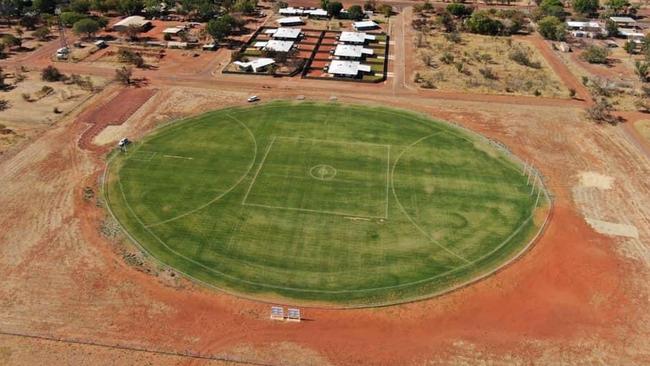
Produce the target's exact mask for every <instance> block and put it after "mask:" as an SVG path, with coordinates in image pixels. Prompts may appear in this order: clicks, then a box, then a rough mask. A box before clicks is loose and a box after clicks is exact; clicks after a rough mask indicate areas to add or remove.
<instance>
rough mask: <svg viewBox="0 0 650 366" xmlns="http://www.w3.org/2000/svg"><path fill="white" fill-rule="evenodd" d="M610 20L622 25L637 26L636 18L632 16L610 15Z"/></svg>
mask: <svg viewBox="0 0 650 366" xmlns="http://www.w3.org/2000/svg"><path fill="white" fill-rule="evenodd" d="M609 20H611V21H612V22H614V23H616V25H617V26H619V27H621V26H623V27H636V20H634V19H632V18H630V17H609Z"/></svg>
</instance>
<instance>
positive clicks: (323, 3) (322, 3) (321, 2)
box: [320, 0, 330, 10]
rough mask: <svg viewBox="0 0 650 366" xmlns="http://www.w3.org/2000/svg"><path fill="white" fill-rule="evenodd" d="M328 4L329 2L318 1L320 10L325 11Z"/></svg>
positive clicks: (325, 0)
mask: <svg viewBox="0 0 650 366" xmlns="http://www.w3.org/2000/svg"><path fill="white" fill-rule="evenodd" d="M329 4H330V1H329V0H320V8H321V9H323V10H327V6H328V5H329Z"/></svg>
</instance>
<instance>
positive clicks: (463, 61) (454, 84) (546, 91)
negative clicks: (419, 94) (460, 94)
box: [414, 33, 569, 97]
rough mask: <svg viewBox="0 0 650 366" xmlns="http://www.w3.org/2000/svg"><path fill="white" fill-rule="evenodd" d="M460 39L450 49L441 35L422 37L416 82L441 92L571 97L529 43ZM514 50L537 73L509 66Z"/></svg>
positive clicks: (466, 36)
mask: <svg viewBox="0 0 650 366" xmlns="http://www.w3.org/2000/svg"><path fill="white" fill-rule="evenodd" d="M461 39H462V40H461V42H460V43H454V42H451V41H449V40H447V39H446V38H445V36H444V35H443V34H440V33H436V34H433V35H429V36H425V37H424V39H423V41H424V42H422V43H421V45H420V46H421V47H418V48H417V51H416V53H417V55H416V67H415V71H416V73H415V75H414V79H415V80H416V82H418V83H419V84H420V85H421V86H422V87H430V88H436V89H443V90H462V91H471V92H479V93H506V94H519V95H540V96H545V97H568V96H569V91H568V89H567V88H566V87H565V86H564V85H563V84H562V82H561V81H560V79H559V78H558V77H557V75H555V73H554V72H553V71H552V69H551V67H550V66H549V65H548V64H547V63H546V61H545V60H544V58H543V57H542V55H541V54H540V53H539V52H538V51H537V49H535V48H534V47H532V46H531V45H529V44H528V43H527V42H525V41H520V40H514V39H512V38H503V37H489V36H480V35H473V34H462V35H461ZM517 49H519V50H521V51H523V53H525V54H526V55H528V56H529V59H530V61H531V62H532V63H539V67H538V68H536V67H530V66H524V65H520V64H518V63H516V62H515V61H513V60H511V59H510V57H509V56H510V54H511V53H512V52H513V51H515V50H517ZM427 62H428V65H427ZM418 76H419V78H418Z"/></svg>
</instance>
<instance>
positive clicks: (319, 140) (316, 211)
mask: <svg viewBox="0 0 650 366" xmlns="http://www.w3.org/2000/svg"><path fill="white" fill-rule="evenodd" d="M276 139H280V140H297V141H312V142H317V143H332V144H336V145H368V146H376V147H383V148H384V149H386V151H387V157H388V160H387V163H386V164H387V166H386V173H385V174H386V197H385V199H384V201H385V206H386V209H385V214H384V216H373V215H358V214H348V213H343V212H337V211H327V210H312V209H307V208H299V207H286V206H273V205H265V204H261V203H248V202H246V200H247V199H248V195H249V193H250V191H251V190H252V188H253V186H254V185H255V182H256V180H257V176H258V175H259V173H260V172H261V171H262V168H263V166H264V163H265V162H266V157H267V155H268V154H269V152H270V151H271V147H272V145H273V144H274V143H275V140H276ZM310 174H311V173H310ZM389 175H390V145H386V144H373V143H365V142H348V141H336V140H322V139H312V138H303V137H292V136H274V137H273V139H272V140H271V143H270V144H269V146H268V147H267V149H266V153H265V154H264V157H263V158H262V161H261V162H260V165H259V166H258V168H257V172H255V176H254V177H253V181H252V182H251V184H250V186H249V187H248V191H246V195H245V196H244V199H243V200H242V203H241V204H242V205H244V206H257V207H264V208H275V209H281V210H291V211H305V212H313V213H322V214H332V215H338V216H350V217H359V218H370V219H384V220H387V219H388V192H389V185H390V184H389ZM314 178H315V177H314Z"/></svg>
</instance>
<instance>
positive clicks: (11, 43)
mask: <svg viewBox="0 0 650 366" xmlns="http://www.w3.org/2000/svg"><path fill="white" fill-rule="evenodd" d="M2 44H4V45H5V46H6V47H7V48H10V47H20V45H22V44H23V41H22V40H21V39H20V38H18V37H16V36H14V35H11V34H5V35H4V36H2Z"/></svg>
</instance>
